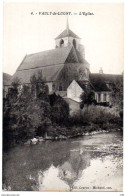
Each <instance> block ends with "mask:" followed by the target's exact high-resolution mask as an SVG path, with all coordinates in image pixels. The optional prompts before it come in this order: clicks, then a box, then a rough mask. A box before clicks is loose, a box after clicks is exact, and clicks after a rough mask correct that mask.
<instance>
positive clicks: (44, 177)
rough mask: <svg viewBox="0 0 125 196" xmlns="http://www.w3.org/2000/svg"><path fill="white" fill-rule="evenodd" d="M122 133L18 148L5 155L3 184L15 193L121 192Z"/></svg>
mask: <svg viewBox="0 0 125 196" xmlns="http://www.w3.org/2000/svg"><path fill="white" fill-rule="evenodd" d="M122 138H123V137H122V134H121V133H120V132H110V133H103V134H96V135H92V136H83V137H79V138H73V139H68V140H63V141H45V142H42V143H39V144H36V145H31V146H17V147H14V148H12V149H10V150H9V152H8V153H7V154H4V156H3V157H4V158H3V183H4V187H8V190H13V191H122V186H123V141H122Z"/></svg>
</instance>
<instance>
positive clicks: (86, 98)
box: [80, 89, 96, 108]
mask: <svg viewBox="0 0 125 196" xmlns="http://www.w3.org/2000/svg"><path fill="white" fill-rule="evenodd" d="M80 98H81V108H83V107H84V104H86V105H87V106H89V105H91V104H93V103H94V104H95V103H96V101H95V94H94V92H93V91H92V90H91V89H86V90H85V91H84V92H83V93H82V94H81V96H80Z"/></svg>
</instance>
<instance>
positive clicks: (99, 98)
mask: <svg viewBox="0 0 125 196" xmlns="http://www.w3.org/2000/svg"><path fill="white" fill-rule="evenodd" d="M98 101H99V102H100V101H101V94H100V93H99V94H98Z"/></svg>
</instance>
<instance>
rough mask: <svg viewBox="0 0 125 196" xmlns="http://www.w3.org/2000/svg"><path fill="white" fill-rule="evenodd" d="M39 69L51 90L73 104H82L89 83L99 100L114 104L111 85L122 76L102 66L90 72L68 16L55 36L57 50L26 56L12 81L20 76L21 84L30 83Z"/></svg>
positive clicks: (82, 47)
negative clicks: (113, 73) (105, 69)
mask: <svg viewBox="0 0 125 196" xmlns="http://www.w3.org/2000/svg"><path fill="white" fill-rule="evenodd" d="M39 71H42V74H43V78H44V79H45V81H46V84H47V85H48V88H49V93H50V94H52V93H56V94H57V95H60V96H62V97H63V98H64V99H65V100H67V101H68V102H69V104H71V103H73V105H74V104H76V105H78V104H80V102H81V100H80V95H81V93H83V92H84V89H85V87H86V86H87V85H90V86H91V88H92V90H93V91H94V93H95V100H96V101H97V103H110V92H111V90H110V84H111V83H112V82H113V81H117V80H120V79H121V76H122V75H112V74H104V73H103V70H102V69H101V70H100V71H99V73H96V74H93V73H90V64H89V63H88V62H87V60H86V59H85V49H84V46H83V45H81V38H80V37H79V36H78V35H76V34H75V33H74V32H72V31H71V30H70V29H69V24H68V19H67V24H66V29H65V30H64V31H63V32H62V33H61V34H60V35H58V36H57V37H56V38H55V49H52V50H47V51H43V52H39V53H35V54H29V55H26V56H25V57H24V59H23V60H22V62H21V64H20V65H19V67H18V68H17V70H16V72H15V74H14V75H13V76H12V80H11V81H14V80H15V79H16V78H18V79H19V80H20V83H21V85H23V84H26V85H29V84H30V78H31V76H32V75H34V74H37V73H38V72H39Z"/></svg>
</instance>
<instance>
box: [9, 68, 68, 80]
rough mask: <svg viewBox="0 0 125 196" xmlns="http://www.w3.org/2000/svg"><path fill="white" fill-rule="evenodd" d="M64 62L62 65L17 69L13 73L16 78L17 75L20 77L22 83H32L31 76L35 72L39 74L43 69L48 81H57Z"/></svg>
mask: <svg viewBox="0 0 125 196" xmlns="http://www.w3.org/2000/svg"><path fill="white" fill-rule="evenodd" d="M63 67H64V64H62V65H54V66H46V67H41V68H37V69H27V70H22V71H18V70H17V71H16V73H15V74H14V75H13V79H12V80H14V79H15V78H16V77H17V78H19V80H20V82H21V83H30V78H31V76H32V75H33V74H37V73H38V71H41V70H42V74H43V77H44V78H45V79H46V81H48V82H49V81H55V80H56V78H57V77H58V75H59V73H60V72H61V70H62V69H63Z"/></svg>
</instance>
